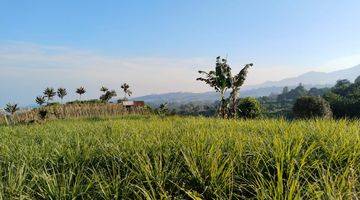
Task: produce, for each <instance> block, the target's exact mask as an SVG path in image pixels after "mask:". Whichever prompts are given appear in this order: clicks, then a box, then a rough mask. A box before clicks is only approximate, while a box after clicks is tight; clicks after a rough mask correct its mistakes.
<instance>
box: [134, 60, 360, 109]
mask: <svg viewBox="0 0 360 200" xmlns="http://www.w3.org/2000/svg"><path fill="white" fill-rule="evenodd" d="M359 75H360V64H359V65H356V66H353V67H350V68H347V69H342V70H337V71H332V72H317V71H309V72H306V73H303V74H300V75H299V76H295V77H289V78H284V79H281V80H279V81H266V82H264V83H261V84H258V85H252V86H245V87H243V89H242V90H241V91H240V96H242V97H247V96H252V97H259V96H267V95H270V94H271V93H280V92H281V91H282V89H283V87H285V86H288V87H289V88H290V89H291V88H294V87H296V86H297V85H299V84H300V83H302V84H303V85H304V86H305V87H306V88H308V89H309V88H311V87H318V88H323V87H331V86H333V85H334V84H335V83H336V81H337V80H339V79H348V80H350V81H354V80H355V79H356V77H358V76H359ZM218 97H219V94H217V93H216V92H212V91H209V92H203V93H194V92H170V93H162V94H150V95H145V96H140V97H135V98H133V100H142V101H145V102H147V103H150V104H160V103H164V102H176V103H188V102H195V101H202V102H214V101H216V100H218Z"/></svg>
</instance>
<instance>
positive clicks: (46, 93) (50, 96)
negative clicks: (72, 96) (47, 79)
mask: <svg viewBox="0 0 360 200" xmlns="http://www.w3.org/2000/svg"><path fill="white" fill-rule="evenodd" d="M43 93H44V97H45V98H47V103H48V104H49V103H50V101H52V100H53V98H54V96H55V95H56V92H55V90H54V88H52V87H48V88H45V90H44V92H43Z"/></svg>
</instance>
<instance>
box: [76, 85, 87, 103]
mask: <svg viewBox="0 0 360 200" xmlns="http://www.w3.org/2000/svg"><path fill="white" fill-rule="evenodd" d="M85 92H86V90H85V88H84V87H82V86H81V87H79V88H77V89H76V93H78V94H79V95H80V100H81V95H83V94H85Z"/></svg>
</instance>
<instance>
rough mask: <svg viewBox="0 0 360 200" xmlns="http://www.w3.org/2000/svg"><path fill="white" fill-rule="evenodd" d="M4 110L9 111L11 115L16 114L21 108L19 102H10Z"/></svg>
mask: <svg viewBox="0 0 360 200" xmlns="http://www.w3.org/2000/svg"><path fill="white" fill-rule="evenodd" d="M4 110H5V111H6V112H7V113H9V114H10V115H14V114H15V112H16V111H18V110H19V107H18V104H16V103H15V104H11V103H8V104H6V107H5V108H4Z"/></svg>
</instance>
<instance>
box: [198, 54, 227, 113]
mask: <svg viewBox="0 0 360 200" xmlns="http://www.w3.org/2000/svg"><path fill="white" fill-rule="evenodd" d="M199 73H200V74H201V75H204V76H205V77H200V78H197V79H196V80H198V81H203V82H205V83H206V84H208V85H209V86H210V87H213V88H214V89H215V91H216V92H219V93H220V106H219V115H220V116H221V117H223V118H226V116H227V102H226V99H225V92H226V90H228V89H230V88H231V79H232V78H231V68H230V66H229V65H228V64H227V61H226V59H221V58H220V56H218V57H217V58H216V64H215V71H209V72H205V71H199Z"/></svg>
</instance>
